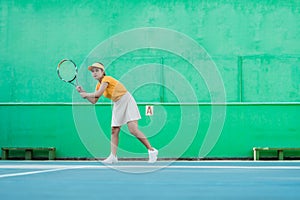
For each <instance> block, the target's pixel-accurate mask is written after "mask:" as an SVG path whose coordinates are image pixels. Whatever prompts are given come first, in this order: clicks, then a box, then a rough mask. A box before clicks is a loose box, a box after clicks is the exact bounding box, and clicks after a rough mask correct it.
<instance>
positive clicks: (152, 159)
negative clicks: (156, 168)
mask: <svg viewBox="0 0 300 200" xmlns="http://www.w3.org/2000/svg"><path fill="white" fill-rule="evenodd" d="M148 153H149V161H148V163H155V162H156V160H157V155H158V150H156V149H154V148H153V150H148Z"/></svg>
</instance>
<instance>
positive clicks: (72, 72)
mask: <svg viewBox="0 0 300 200" xmlns="http://www.w3.org/2000/svg"><path fill="white" fill-rule="evenodd" d="M77 74H78V69H77V67H76V64H75V63H74V62H73V61H72V60H69V59H63V60H62V61H60V62H59V63H58V66H57V75H58V77H59V78H60V79H61V80H63V81H65V82H67V83H70V84H72V85H74V86H75V87H76V86H78V81H77ZM74 82H75V83H74Z"/></svg>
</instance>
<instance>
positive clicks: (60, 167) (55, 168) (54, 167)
mask: <svg viewBox="0 0 300 200" xmlns="http://www.w3.org/2000/svg"><path fill="white" fill-rule="evenodd" d="M0 169H43V170H38V171H30V172H20V173H11V174H2V175H0V178H7V177H16V176H25V175H33V174H40V173H48V172H54V171H62V170H70V169H116V170H122V169H264V170H274V169H275V170H283V169H285V170H300V166H164V165H123V166H122V165H108V166H97V165H76V166H70V165H32V164H31V165H28V164H27V165H2V166H0Z"/></svg>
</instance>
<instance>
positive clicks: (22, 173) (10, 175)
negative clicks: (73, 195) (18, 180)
mask: <svg viewBox="0 0 300 200" xmlns="http://www.w3.org/2000/svg"><path fill="white" fill-rule="evenodd" d="M18 169H24V168H18ZM27 169H28V168H27ZM66 169H69V168H58V169H48V170H39V171H31V172H20V173H12V174H2V175H0V178H6V177H15V176H24V175H31V174H41V173H47V172H54V171H61V170H66Z"/></svg>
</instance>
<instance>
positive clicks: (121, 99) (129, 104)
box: [76, 63, 158, 164]
mask: <svg viewBox="0 0 300 200" xmlns="http://www.w3.org/2000/svg"><path fill="white" fill-rule="evenodd" d="M88 70H90V71H91V73H92V76H93V78H94V79H96V80H98V81H99V82H98V83H97V85H96V90H95V92H93V93H87V92H86V91H85V90H84V89H83V88H82V87H81V86H77V87H76V89H77V91H78V92H79V93H80V95H81V97H82V98H84V99H87V100H88V101H90V102H91V103H93V104H95V103H96V102H97V101H98V99H99V98H100V97H101V96H102V95H104V96H105V97H106V98H109V99H111V100H112V101H113V111H112V121H111V127H112V128H111V153H110V155H109V156H108V158H106V159H105V160H104V161H103V163H105V164H114V163H117V162H118V158H117V148H118V143H119V132H120V129H121V126H122V125H124V124H127V126H128V129H129V131H130V133H131V134H133V135H134V136H136V137H137V138H138V139H139V140H140V141H141V142H142V143H143V144H144V145H145V147H146V148H147V149H148V154H149V161H148V162H149V163H154V162H156V160H157V155H158V150H156V149H155V148H153V147H152V146H151V144H150V143H149V141H148V139H147V138H146V137H145V135H144V134H143V133H142V132H141V131H140V130H139V129H138V120H139V119H140V118H141V116H140V113H139V110H138V107H137V104H136V102H135V100H134V98H133V97H132V95H131V94H130V93H129V92H128V91H127V90H126V88H125V87H124V85H123V84H122V83H120V82H119V81H118V80H116V79H114V78H113V77H111V76H106V74H105V69H104V65H103V64H102V63H94V64H93V65H91V66H89V67H88Z"/></svg>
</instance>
